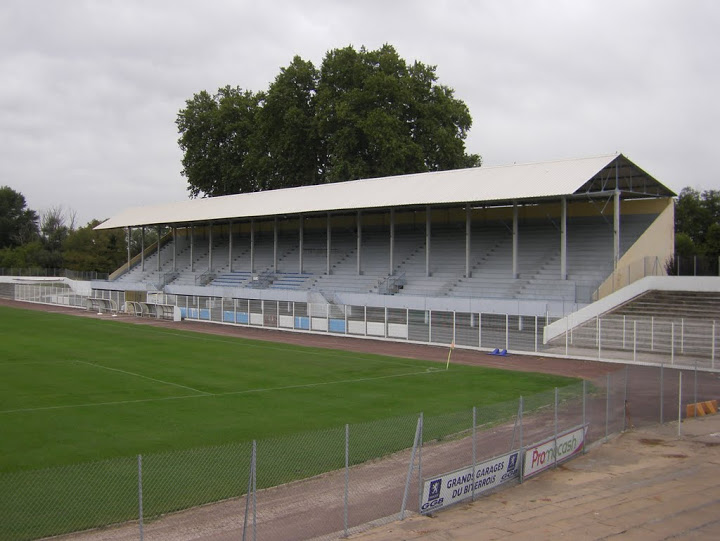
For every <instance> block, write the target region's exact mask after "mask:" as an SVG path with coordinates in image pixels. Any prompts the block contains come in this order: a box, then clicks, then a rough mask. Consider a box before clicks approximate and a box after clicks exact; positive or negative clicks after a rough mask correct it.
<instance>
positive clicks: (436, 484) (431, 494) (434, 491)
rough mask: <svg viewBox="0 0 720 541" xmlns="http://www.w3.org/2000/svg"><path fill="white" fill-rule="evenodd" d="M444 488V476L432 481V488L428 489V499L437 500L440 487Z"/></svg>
mask: <svg viewBox="0 0 720 541" xmlns="http://www.w3.org/2000/svg"><path fill="white" fill-rule="evenodd" d="M441 488H442V478H441V479H436V480H435V481H430V490H429V491H428V501H432V500H437V499H438V498H439V497H440V489H441Z"/></svg>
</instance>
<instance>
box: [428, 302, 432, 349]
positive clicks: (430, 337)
mask: <svg viewBox="0 0 720 541" xmlns="http://www.w3.org/2000/svg"><path fill="white" fill-rule="evenodd" d="M428 344H432V310H428Z"/></svg>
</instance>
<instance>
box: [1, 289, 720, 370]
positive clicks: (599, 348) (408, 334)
mask: <svg viewBox="0 0 720 541" xmlns="http://www.w3.org/2000/svg"><path fill="white" fill-rule="evenodd" d="M4 285H5V286H8V285H9V286H10V288H9V289H8V288H7V287H6V288H3V289H0V295H3V296H6V297H9V298H13V299H16V300H22V301H28V302H39V303H45V304H59V305H68V306H76V307H85V306H86V300H87V297H84V296H82V295H77V294H75V293H73V291H72V290H71V289H70V288H69V287H68V286H63V285H58V284H47V285H42V284H4ZM93 296H94V297H97V298H102V299H106V300H112V301H113V302H114V303H116V305H117V306H118V307H121V309H122V307H123V305H124V304H125V300H126V294H125V292H122V291H106V290H97V291H94V292H93ZM150 296H151V295H150V294H149V295H148V300H149V299H150ZM160 296H161V297H162V303H163V304H167V305H174V306H178V307H179V308H180V312H181V316H182V317H183V318H184V319H187V320H196V321H208V322H213V323H222V324H229V325H238V326H249V327H262V328H270V329H280V330H285V331H299V332H314V333H320V334H330V335H343V336H354V337H369V338H375V339H380V340H392V341H399V342H412V343H421V344H434V345H451V344H454V345H455V346H457V347H463V348H470V349H481V350H489V351H492V350H495V349H497V350H498V351H499V352H501V351H502V350H506V351H512V352H526V353H539V354H545V355H556V356H565V357H572V358H585V359H596V360H604V361H621V362H623V363H643V364H655V365H659V364H663V363H664V364H667V365H669V366H674V367H676V368H691V369H695V368H696V367H697V368H700V369H703V370H712V371H717V370H720V359H718V357H719V356H720V351H718V350H719V349H720V322H717V321H713V320H707V319H700V318H682V317H678V318H673V317H672V314H671V312H672V311H671V309H668V315H667V316H662V317H661V316H658V317H653V316H641V315H637V316H627V315H607V316H603V317H598V318H596V319H595V320H592V321H589V322H587V323H584V324H583V325H580V326H577V327H574V328H573V326H572V324H569V325H568V329H567V332H566V333H565V334H564V335H562V336H560V337H558V338H556V339H554V340H552V341H551V342H549V343H547V344H543V329H544V327H545V326H546V325H549V324H550V323H553V322H554V321H556V320H557V319H559V318H553V317H550V316H523V315H512V314H494V313H474V312H453V311H439V310H411V309H398V308H383V307H373V306H353V305H338V304H326V303H322V304H320V303H306V302H293V301H274V300H272V301H270V300H261V299H225V298H222V297H202V296H188V295H166V294H155V295H154V296H153V298H159V297H160ZM128 300H129V299H128ZM158 302H159V301H158Z"/></svg>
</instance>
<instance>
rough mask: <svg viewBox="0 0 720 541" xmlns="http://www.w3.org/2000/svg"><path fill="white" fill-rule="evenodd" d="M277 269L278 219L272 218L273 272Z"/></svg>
mask: <svg viewBox="0 0 720 541" xmlns="http://www.w3.org/2000/svg"><path fill="white" fill-rule="evenodd" d="M277 270H278V219H277V216H275V219H274V220H273V272H277Z"/></svg>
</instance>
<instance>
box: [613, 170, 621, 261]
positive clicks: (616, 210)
mask: <svg viewBox="0 0 720 541" xmlns="http://www.w3.org/2000/svg"><path fill="white" fill-rule="evenodd" d="M616 167H617V165H616ZM616 175H617V172H616ZM616 183H617V178H616ZM618 261H620V190H619V189H617V188H616V189H615V193H614V194H613V268H614V269H615V270H617V268H618Z"/></svg>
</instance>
